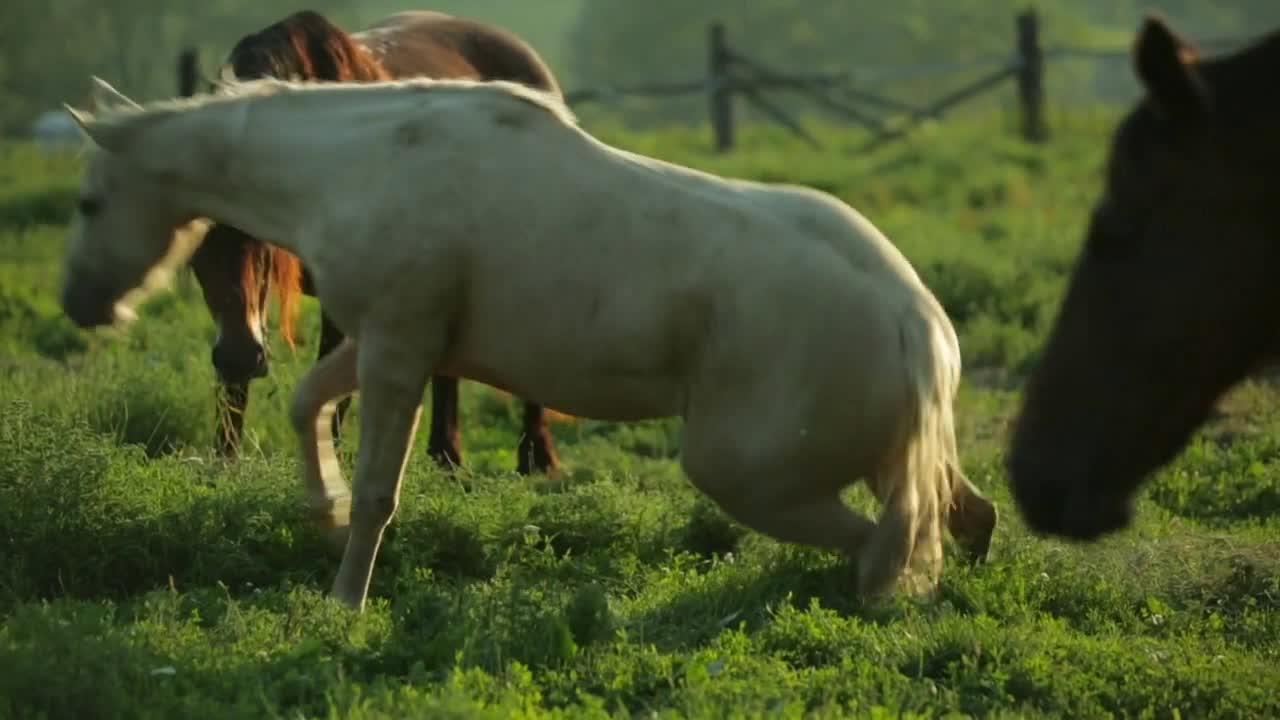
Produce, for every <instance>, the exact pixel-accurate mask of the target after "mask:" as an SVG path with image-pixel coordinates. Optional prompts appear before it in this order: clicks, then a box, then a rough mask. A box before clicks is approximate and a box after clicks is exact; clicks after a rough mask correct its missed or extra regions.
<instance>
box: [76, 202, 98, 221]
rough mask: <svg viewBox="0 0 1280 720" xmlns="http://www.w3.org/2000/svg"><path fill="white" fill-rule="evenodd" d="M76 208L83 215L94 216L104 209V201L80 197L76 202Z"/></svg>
mask: <svg viewBox="0 0 1280 720" xmlns="http://www.w3.org/2000/svg"><path fill="white" fill-rule="evenodd" d="M76 210H78V211H79V212H80V215H81V216H82V217H93V216H94V215H97V214H98V213H99V212H101V211H102V201H101V200H98V199H97V198H80V199H79V200H78V201H77V202H76Z"/></svg>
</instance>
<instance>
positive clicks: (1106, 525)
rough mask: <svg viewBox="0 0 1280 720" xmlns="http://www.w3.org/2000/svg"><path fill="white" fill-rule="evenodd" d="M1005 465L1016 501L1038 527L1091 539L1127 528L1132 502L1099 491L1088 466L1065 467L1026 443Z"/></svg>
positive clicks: (1042, 530)
mask: <svg viewBox="0 0 1280 720" xmlns="http://www.w3.org/2000/svg"><path fill="white" fill-rule="evenodd" d="M1005 464H1006V469H1007V470H1008V473H1009V479H1010V483H1009V484H1010V486H1011V487H1010V489H1011V490H1012V493H1013V499H1014V502H1015V503H1017V505H1018V510H1019V511H1020V512H1021V514H1022V518H1023V520H1025V521H1026V523H1027V526H1028V527H1029V528H1030V529H1031V530H1032V531H1033V532H1036V533H1038V534H1041V535H1056V536H1058V537H1061V538H1066V539H1069V540H1082V541H1092V540H1097V539H1098V538H1099V537H1101V536H1102V535H1105V534H1107V533H1109V532H1112V531H1115V530H1119V529H1122V528H1124V527H1126V526H1127V525H1128V524H1129V522H1130V520H1131V518H1132V510H1131V506H1130V504H1129V502H1128V501H1127V500H1126V499H1124V498H1123V497H1119V496H1116V495H1114V494H1113V493H1110V492H1105V491H1100V490H1099V488H1098V487H1097V485H1096V482H1095V481H1096V480H1098V478H1097V477H1094V476H1093V474H1092V473H1090V472H1089V471H1088V469H1087V468H1083V467H1076V466H1075V464H1071V465H1070V466H1063V465H1062V464H1059V463H1055V462H1052V461H1050V460H1046V459H1045V457H1044V456H1043V455H1040V454H1038V453H1035V452H1033V451H1031V450H1029V449H1026V448H1021V447H1018V448H1015V449H1014V451H1013V452H1012V453H1011V454H1010V455H1009V457H1008V459H1007V460H1006V463H1005Z"/></svg>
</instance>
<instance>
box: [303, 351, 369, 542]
mask: <svg viewBox="0 0 1280 720" xmlns="http://www.w3.org/2000/svg"><path fill="white" fill-rule="evenodd" d="M357 354H358V353H357V350H356V344H355V342H354V341H352V340H347V341H345V342H344V343H343V344H342V345H340V346H339V347H338V348H337V349H336V350H334V351H333V352H332V353H330V354H329V355H326V356H325V357H324V358H323V359H321V360H320V361H319V362H317V363H316V365H315V367H313V368H312V369H311V370H310V371H309V372H307V374H306V375H305V376H303V378H302V380H301V381H300V382H299V383H298V389H297V391H296V392H295V393H294V396H293V402H292V404H291V405H290V408H289V419H290V421H291V422H292V423H293V429H294V432H296V433H297V435H298V440H299V443H300V445H301V446H302V472H303V487H304V488H305V490H306V493H307V502H308V504H309V505H310V507H311V517H312V520H313V521H314V522H315V523H316V524H317V525H319V526H320V527H321V528H322V529H324V530H326V531H327V532H328V533H329V536H330V541H331V543H332V544H333V545H334V547H335V548H336V549H338V550H339V551H341V550H342V548H344V547H346V544H347V525H348V523H349V521H350V511H351V491H350V490H349V489H348V488H347V483H346V481H345V480H343V479H342V468H341V466H340V465H339V463H338V456H337V454H336V453H335V452H334V448H333V430H332V423H331V419H332V418H333V413H334V410H335V408H337V401H339V400H341V399H342V398H344V397H346V396H347V395H350V394H351V393H352V392H353V391H354V390H355V389H356V359H357Z"/></svg>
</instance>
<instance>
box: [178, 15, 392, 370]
mask: <svg viewBox="0 0 1280 720" xmlns="http://www.w3.org/2000/svg"><path fill="white" fill-rule="evenodd" d="M227 70H229V71H231V72H232V73H234V75H235V76H236V77H237V78H239V79H242V80H245V79H253V78H260V77H275V78H281V79H294V80H304V81H308V80H309V81H330V82H338V81H348V82H369V81H376V80H382V79H386V78H387V75H386V73H385V72H384V71H383V70H382V68H381V66H379V65H378V64H377V63H376V62H375V61H374V60H373V58H371V57H370V56H369V55H368V54H367V53H366V52H365V51H364V50H362V49H361V48H360V47H358V46H357V44H356V43H355V41H354V40H352V38H351V37H350V36H349V35H348V34H347V33H346V32H344V31H343V30H342V29H340V28H338V27H337V26H335V25H334V24H333V23H331V22H329V21H328V20H327V19H325V18H324V17H323V16H321V15H319V14H318V13H315V12H312V11H310V10H304V11H301V12H297V13H294V14H292V15H290V16H288V17H286V18H284V19H283V20H281V21H279V22H277V23H275V24H273V25H270V26H269V27H267V28H265V29H263V30H261V31H259V32H256V33H253V34H250V35H246V36H245V37H243V38H242V39H241V40H240V41H239V42H238V43H236V45H235V47H233V48H232V49H231V53H230V55H229V56H228V57H227V62H226V65H225V66H224V72H226V71H227ZM260 240H266V241H268V242H269V241H270V238H260V239H255V238H251V237H249V236H248V235H246V234H245V233H243V232H241V231H240V230H238V229H237V228H234V227H231V226H228V225H222V224H218V225H215V226H214V227H213V229H212V230H210V231H209V235H208V237H207V239H206V240H205V242H204V244H203V245H202V247H201V249H200V251H199V252H198V253H197V254H196V256H195V257H193V258H192V262H191V265H192V269H193V270H194V271H195V272H196V274H197V275H199V276H200V286H201V287H202V288H203V289H204V291H205V304H206V305H207V306H208V308H209V312H210V313H211V314H212V315H213V317H214V318H216V319H217V320H218V339H217V341H216V342H215V343H214V346H213V365H214V368H215V369H216V370H217V372H218V375H219V377H220V378H221V379H222V380H223V381H224V382H227V383H233V384H241V383H247V382H248V381H249V380H250V379H252V378H256V377H262V376H264V375H266V374H267V353H266V340H265V338H266V327H265V323H266V302H267V289H268V287H271V288H273V289H274V290H275V292H276V294H277V296H278V297H279V300H280V306H281V307H280V311H281V331H282V334H283V336H284V338H285V340H286V341H287V342H290V343H292V340H293V312H294V309H295V308H296V307H297V301H298V299H299V297H300V293H301V289H300V282H301V267H300V265H299V263H298V260H297V258H296V257H294V256H292V255H290V254H288V253H286V252H283V251H281V250H279V249H278V248H276V247H275V246H272V245H267V244H265V243H263V242H260Z"/></svg>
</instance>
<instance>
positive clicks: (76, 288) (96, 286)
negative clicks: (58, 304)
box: [61, 279, 116, 328]
mask: <svg viewBox="0 0 1280 720" xmlns="http://www.w3.org/2000/svg"><path fill="white" fill-rule="evenodd" d="M61 301H62V312H64V313H66V315H67V317H68V318H70V319H71V322H73V323H75V324H76V325H78V326H80V327H82V328H92V327H98V326H101V325H111V324H112V323H114V322H115V319H116V318H115V302H114V301H113V300H112V299H111V294H110V292H108V290H107V289H106V288H105V287H103V285H102V284H101V283H98V282H96V281H94V280H92V279H76V280H74V281H69V282H67V283H66V284H65V285H63V287H62V298H61Z"/></svg>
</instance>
